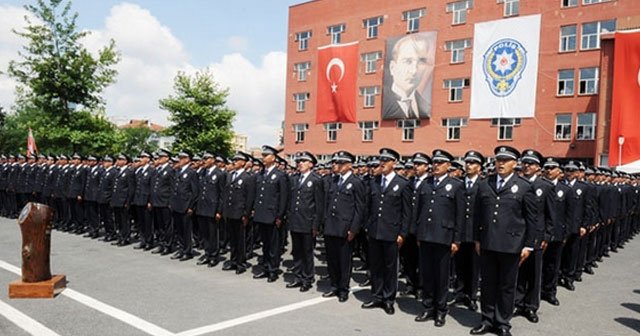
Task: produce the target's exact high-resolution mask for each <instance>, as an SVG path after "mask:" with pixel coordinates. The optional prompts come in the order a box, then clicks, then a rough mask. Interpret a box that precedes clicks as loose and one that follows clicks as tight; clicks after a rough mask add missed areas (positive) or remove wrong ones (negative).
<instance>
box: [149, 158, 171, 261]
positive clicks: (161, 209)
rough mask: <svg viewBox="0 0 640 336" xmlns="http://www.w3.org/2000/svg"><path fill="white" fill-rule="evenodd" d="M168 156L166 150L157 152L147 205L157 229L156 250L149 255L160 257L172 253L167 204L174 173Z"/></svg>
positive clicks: (169, 199)
mask: <svg viewBox="0 0 640 336" xmlns="http://www.w3.org/2000/svg"><path fill="white" fill-rule="evenodd" d="M170 156H171V153H169V151H167V150H166V149H160V150H158V160H157V167H156V168H155V174H153V176H152V177H151V196H150V199H149V203H148V204H147V208H149V210H151V212H152V213H153V220H154V221H155V223H157V227H158V232H157V240H158V248H157V249H155V250H154V251H153V252H151V253H154V254H160V255H168V254H171V253H173V243H174V242H173V223H172V222H171V209H170V208H169V204H170V202H171V197H172V196H173V187H174V183H173V180H174V177H175V171H174V169H173V167H172V165H171V162H169V160H170Z"/></svg>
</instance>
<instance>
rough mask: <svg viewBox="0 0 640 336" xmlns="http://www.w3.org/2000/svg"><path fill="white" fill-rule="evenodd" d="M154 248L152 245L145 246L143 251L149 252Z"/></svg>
mask: <svg viewBox="0 0 640 336" xmlns="http://www.w3.org/2000/svg"><path fill="white" fill-rule="evenodd" d="M154 248H155V245H153V244H147V246H145V247H144V250H145V251H151V250H153V249H154Z"/></svg>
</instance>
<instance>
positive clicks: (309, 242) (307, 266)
mask: <svg viewBox="0 0 640 336" xmlns="http://www.w3.org/2000/svg"><path fill="white" fill-rule="evenodd" d="M295 160H296V164H297V166H298V173H299V174H298V176H297V178H296V179H294V181H293V182H292V183H291V185H290V190H291V191H290V192H291V195H292V197H291V201H290V202H289V208H288V211H287V226H288V227H289V231H291V244H292V249H291V254H292V256H293V263H294V265H296V266H295V267H294V268H293V274H294V276H295V278H294V280H293V281H292V282H290V283H288V284H287V286H286V287H287V288H297V287H300V291H301V292H306V291H308V290H309V289H311V287H312V286H313V282H314V281H315V279H314V276H315V268H314V263H313V247H314V245H315V238H316V236H317V235H318V232H319V228H320V223H321V221H322V216H323V211H324V190H323V189H322V186H323V185H322V178H321V177H320V176H319V175H317V174H316V173H314V172H312V169H313V166H314V165H315V164H316V163H317V160H316V157H315V156H313V154H311V153H309V152H307V151H305V152H300V153H297V154H296V157H295Z"/></svg>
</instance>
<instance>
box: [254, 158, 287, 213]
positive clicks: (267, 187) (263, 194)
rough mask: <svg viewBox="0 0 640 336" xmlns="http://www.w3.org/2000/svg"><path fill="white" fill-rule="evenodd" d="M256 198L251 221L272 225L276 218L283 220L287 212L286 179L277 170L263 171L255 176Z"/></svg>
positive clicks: (285, 176) (274, 168)
mask: <svg viewBox="0 0 640 336" xmlns="http://www.w3.org/2000/svg"><path fill="white" fill-rule="evenodd" d="M255 183H256V197H255V200H254V202H253V210H254V211H255V213H254V217H253V221H254V222H257V223H268V224H273V223H274V222H275V220H276V218H279V219H283V217H284V215H285V212H286V210H287V197H288V191H289V182H288V177H287V175H286V174H285V173H283V172H282V171H280V170H279V169H278V168H276V167H273V168H272V169H271V172H267V170H266V169H265V170H263V171H262V172H259V173H258V174H256V175H255Z"/></svg>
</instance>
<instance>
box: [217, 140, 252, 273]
mask: <svg viewBox="0 0 640 336" xmlns="http://www.w3.org/2000/svg"><path fill="white" fill-rule="evenodd" d="M249 160H250V158H249V155H248V154H247V153H244V152H241V151H238V152H237V153H236V154H235V155H234V156H233V157H232V162H233V172H232V173H230V174H228V175H227V181H226V183H225V188H224V194H223V195H224V196H223V201H222V202H223V203H222V217H223V218H224V220H225V221H226V223H227V229H228V233H229V243H230V245H231V256H230V258H229V260H227V261H226V262H225V263H224V266H223V267H222V270H224V271H229V270H235V271H236V274H242V273H244V272H245V271H246V268H247V265H246V248H245V242H246V240H245V228H246V227H247V225H248V224H249V219H250V218H249V217H250V216H251V208H252V207H253V201H254V199H255V192H256V190H255V178H254V177H253V176H251V175H250V174H249V173H248V172H247V171H245V169H244V166H245V164H246V163H247V161H249Z"/></svg>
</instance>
